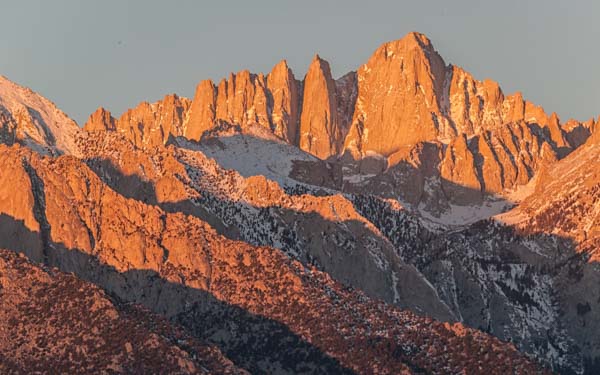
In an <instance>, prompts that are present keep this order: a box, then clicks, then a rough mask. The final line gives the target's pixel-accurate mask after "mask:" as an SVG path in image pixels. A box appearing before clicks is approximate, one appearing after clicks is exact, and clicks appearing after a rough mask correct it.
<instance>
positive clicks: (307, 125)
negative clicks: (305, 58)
mask: <svg viewBox="0 0 600 375" xmlns="http://www.w3.org/2000/svg"><path fill="white" fill-rule="evenodd" d="M341 135H342V133H341V129H340V124H339V121H338V116H337V101H336V95H335V82H334V80H333V78H332V77H331V70H330V68H329V63H328V62H327V61H325V60H323V59H321V58H320V57H319V55H315V57H314V58H313V60H312V62H311V64H310V67H309V68H308V73H306V77H305V78H304V96H303V104H302V116H301V118H300V134H299V136H300V138H299V146H300V148H301V149H302V150H304V151H306V152H309V153H311V154H313V155H315V156H317V157H318V158H321V159H326V158H328V157H330V156H332V155H337V154H338V152H339V150H340V142H341Z"/></svg>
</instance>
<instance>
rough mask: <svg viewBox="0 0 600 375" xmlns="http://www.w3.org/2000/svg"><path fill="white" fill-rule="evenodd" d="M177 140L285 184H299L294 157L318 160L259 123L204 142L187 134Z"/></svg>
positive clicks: (239, 169)
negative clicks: (194, 139)
mask: <svg viewBox="0 0 600 375" xmlns="http://www.w3.org/2000/svg"><path fill="white" fill-rule="evenodd" d="M177 143H178V144H179V145H180V146H182V147H184V148H189V149H196V150H200V151H202V152H203V153H204V154H205V155H206V156H208V157H210V158H212V159H215V161H216V162H217V163H218V164H219V165H220V166H221V167H222V168H225V169H233V170H236V171H237V172H238V173H240V174H241V175H242V176H244V177H250V176H257V175H262V176H265V177H266V178H268V179H269V180H273V181H276V182H277V183H278V184H279V185H280V186H281V187H284V186H296V185H298V184H299V182H298V181H296V180H294V179H292V178H290V177H289V175H290V172H291V171H292V167H293V161H294V160H302V161H317V160H318V159H317V158H315V157H314V156H312V155H310V154H308V153H306V152H304V151H302V150H300V149H299V148H297V147H293V146H290V145H289V144H287V143H285V142H284V141H282V140H280V139H279V138H277V137H275V136H273V135H272V134H270V133H268V132H267V131H266V129H264V130H263V128H262V127H258V126H257V127H253V128H252V132H250V133H249V132H245V133H235V132H232V133H231V134H221V135H220V136H219V137H217V138H211V139H209V140H206V141H202V142H201V143H200V144H197V143H193V142H189V141H187V140H186V139H184V138H177Z"/></svg>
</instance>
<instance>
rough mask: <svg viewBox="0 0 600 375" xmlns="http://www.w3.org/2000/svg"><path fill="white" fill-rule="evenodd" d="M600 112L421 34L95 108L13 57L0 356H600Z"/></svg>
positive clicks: (34, 364)
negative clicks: (58, 93)
mask: <svg viewBox="0 0 600 375" xmlns="http://www.w3.org/2000/svg"><path fill="white" fill-rule="evenodd" d="M302 77H303V78H302ZM191 84H193V83H191ZM98 104H102V103H98ZM598 123H599V121H597V120H595V119H589V120H587V121H579V120H574V119H570V120H568V121H562V120H561V119H560V118H559V117H558V116H557V115H556V113H554V112H546V110H545V109H543V108H542V107H540V106H538V105H536V104H533V103H531V102H530V101H528V100H526V99H524V98H523V96H522V94H521V93H519V92H516V93H512V94H506V93H504V92H503V91H502V89H501V88H500V86H499V84H498V83H496V82H494V81H492V80H490V79H486V80H483V81H481V80H478V79H476V78H474V77H473V76H472V75H471V74H470V73H468V72H467V71H465V70H464V69H462V68H460V67H458V66H456V65H452V64H448V63H446V62H445V61H444V59H443V58H442V56H440V54H439V53H438V52H437V51H436V50H435V48H434V46H433V43H432V42H431V41H430V40H429V39H428V38H427V37H426V36H425V35H423V34H420V33H409V34H408V35H406V36H405V37H403V38H402V39H400V40H397V41H392V42H388V43H385V44H383V45H382V46H380V47H379V48H377V49H376V50H375V52H374V53H373V54H372V56H371V57H370V58H369V59H368V60H367V62H366V63H365V64H363V65H361V66H360V67H359V68H358V69H357V70H356V71H351V72H348V73H346V74H344V75H343V76H342V77H340V78H337V79H336V78H335V77H334V76H333V73H332V71H331V67H330V65H329V63H328V62H327V61H326V60H325V59H323V58H322V57H321V56H319V55H315V56H314V58H313V59H312V61H311V62H310V64H309V67H308V71H307V72H306V74H304V75H301V74H294V72H292V70H291V68H290V67H289V66H288V63H287V62H286V61H285V60H282V61H280V62H278V63H277V64H275V66H274V67H273V68H272V70H271V71H270V72H268V73H267V74H263V73H251V72H249V71H248V70H242V71H240V72H238V73H231V74H230V75H229V76H228V77H227V78H223V79H222V80H221V81H219V82H218V83H215V82H213V81H211V80H204V81H201V82H200V83H198V84H197V86H196V91H195V95H194V97H193V98H192V99H187V98H184V97H181V96H178V95H175V94H168V95H166V96H164V98H163V99H161V100H159V101H157V102H154V103H149V102H142V103H140V104H138V105H137V106H135V107H133V108H131V109H129V110H127V111H125V112H124V113H123V114H121V115H120V116H116V117H115V116H113V114H111V112H110V111H109V110H107V109H105V108H103V107H99V108H98V109H97V110H96V111H95V112H94V113H93V114H91V115H90V117H89V119H88V121H87V122H86V123H85V125H84V126H83V128H82V129H80V128H79V127H78V126H77V124H76V123H75V122H74V121H73V120H71V119H69V118H68V117H67V115H66V114H64V113H63V112H61V111H60V110H59V109H57V108H56V106H55V105H54V104H52V103H51V102H50V101H49V100H47V99H45V98H43V97H41V96H40V95H38V94H36V93H35V92H33V91H32V90H30V89H27V88H24V87H22V86H19V85H18V84H16V83H13V82H11V81H9V80H8V79H6V78H4V77H0V125H1V127H0V249H3V250H0V296H1V297H2V301H3V304H2V305H1V306H0V318H1V319H0V322H1V323H0V333H1V334H2V336H3V337H4V339H3V340H0V341H2V343H0V370H1V371H2V372H3V373H34V372H44V371H47V369H48V368H52V369H55V370H56V371H59V372H67V373H75V372H79V371H83V372H88V373H223V374H246V373H274V374H297V373H303V374H319V373H322V374H331V373H336V374H337V373H348V374H351V373H357V374H375V373H376V374H410V373H435V374H437V373H440V374H442V373H444V374H445V373H452V374H457V373H468V374H476V373H498V374H506V373H514V374H534V373H536V374H537V373H540V374H545V373H562V374H594V373H597V372H598V371H600V326H599V323H598V322H600V315H599V314H600V291H599V290H598V288H597V286H598V283H599V282H600V268H599V266H598V262H599V261H600V250H599V247H600V172H599V171H598V167H597V161H598V160H600V126H599V125H598Z"/></svg>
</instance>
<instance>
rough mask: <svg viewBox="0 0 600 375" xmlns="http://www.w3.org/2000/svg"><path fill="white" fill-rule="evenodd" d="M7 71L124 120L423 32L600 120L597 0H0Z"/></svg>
mask: <svg viewBox="0 0 600 375" xmlns="http://www.w3.org/2000/svg"><path fill="white" fill-rule="evenodd" d="M0 5H1V7H0V17H1V18H0V34H1V35H2V41H1V42H0V74H3V75H5V76H7V77H8V78H9V79H11V80H13V81H16V82H17V83H20V84H23V85H26V86H29V87H31V88H32V89H33V90H35V91H37V92H39V93H41V94H42V95H44V96H46V97H48V98H49V99H50V100H52V101H54V102H55V103H56V104H57V105H58V106H59V107H60V108H61V109H63V110H64V111H65V112H66V113H67V114H69V115H70V116H71V117H73V118H74V119H75V120H77V121H78V122H79V123H80V124H82V123H83V122H85V120H86V119H87V117H88V115H89V114H90V113H91V112H93V111H94V110H95V109H96V108H97V107H98V106H105V107H106V108H108V109H109V110H111V111H112V112H113V115H115V116H118V115H120V114H121V112H122V111H124V110H125V109H126V108H129V107H133V106H135V105H136V104H137V103H138V102H140V101H142V100H147V101H155V100H157V99H160V98H162V97H163V96H164V95H165V94H167V93H171V92H175V93H177V94H180V95H183V96H188V97H192V96H193V94H194V89H195V86H196V84H197V83H198V82H199V81H200V80H202V79H206V78H211V79H213V80H217V81H218V80H219V79H220V78H221V77H223V76H226V75H227V74H228V73H229V72H231V71H234V72H236V71H239V70H242V69H250V70H251V71H253V72H265V73H266V72H268V71H269V70H270V69H271V67H272V66H273V65H274V64H275V63H277V62H278V61H279V60H281V59H283V58H285V59H287V60H288V62H289V63H290V65H291V66H292V68H293V70H294V73H295V75H296V78H298V79H302V78H303V76H304V74H305V72H306V69H307V66H308V63H309V62H310V60H311V58H312V56H313V55H314V54H315V53H319V54H320V55H321V56H322V57H323V58H325V59H326V60H328V61H329V62H330V64H331V67H332V70H333V74H334V76H336V77H339V76H341V75H343V74H345V73H346V72H348V71H350V70H355V69H356V68H357V67H358V66H359V65H361V64H362V63H364V62H366V60H367V58H368V57H369V56H370V54H371V53H372V52H373V51H374V50H375V49H376V48H377V47H378V46H379V45H380V44H381V43H383V42H386V41H389V40H394V39H399V38H401V37H402V36H403V35H404V34H406V33H407V32H409V31H419V32H422V33H425V34H426V35H427V36H428V37H429V38H430V39H431V40H432V42H433V44H434V46H435V47H436V49H437V50H438V51H439V52H440V54H441V55H442V56H443V57H444V59H445V60H446V62H447V63H449V62H451V63H454V64H456V65H460V66H462V67H464V68H465V69H467V70H468V71H470V72H472V73H473V74H474V75H475V77H476V78H479V79H483V78H492V79H494V80H496V81H498V82H499V83H500V85H501V87H502V88H503V90H504V91H505V92H506V93H511V92H513V91H515V90H521V91H522V92H523V93H524V96H525V98H527V99H530V100H532V101H534V102H536V103H537V104H541V105H543V106H544V107H545V109H546V110H547V111H556V112H558V113H559V115H560V116H561V119H563V120H566V119H567V118H569V117H576V118H578V119H582V120H585V119H588V118H589V117H591V116H597V115H598V114H600V69H598V66H599V64H600V48H598V41H600V2H598V1H596V0H589V1H584V0H579V1H559V0H546V1H542V0H539V1H537V0H535V1H534V0H531V1H526V0H520V1H517V0H508V1H507V0H504V1H475V0H471V1H469V0H458V1H457V0H454V1H431V0H425V1H414V2H413V1H376V0H366V1H353V0H347V1H326V0H320V1H313V0H303V1H283V0H279V1H264V0H255V1H224V0H220V1H149V0H146V1H124V0H121V1H117V0H114V1H112V0H111V1H108V0H104V1H95V2H92V1H76V0H72V1H66V0H65V1H43V0H40V1H5V0H1V1H0Z"/></svg>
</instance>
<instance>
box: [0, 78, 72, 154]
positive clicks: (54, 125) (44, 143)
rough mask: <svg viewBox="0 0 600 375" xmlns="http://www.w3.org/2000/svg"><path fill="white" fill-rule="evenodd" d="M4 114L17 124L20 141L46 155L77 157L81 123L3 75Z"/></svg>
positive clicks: (1, 109)
mask: <svg viewBox="0 0 600 375" xmlns="http://www.w3.org/2000/svg"><path fill="white" fill-rule="evenodd" d="M0 112H2V113H4V114H5V115H7V116H8V117H9V118H11V119H12V120H13V121H14V123H15V124H16V129H15V130H16V134H15V136H16V138H17V139H19V140H21V141H22V142H23V143H24V144H25V145H26V146H28V147H31V148H32V149H34V150H36V151H38V152H42V153H49V152H50V153H60V154H63V153H64V154H76V153H77V148H76V146H75V141H74V139H75V136H76V134H77V133H78V132H79V126H77V123H75V121H73V120H72V119H70V118H69V117H68V116H67V115H66V114H65V113H64V112H62V111H61V110H60V109H58V108H57V107H56V105H55V104H54V103H52V102H51V101H50V100H48V99H46V98H44V97H43V96H41V95H39V94H37V93H35V92H33V91H32V90H31V89H29V88H26V87H23V86H20V85H18V84H16V83H14V82H12V81H10V80H9V79H7V78H6V77H4V76H1V75H0Z"/></svg>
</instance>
